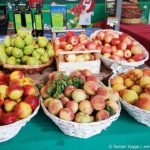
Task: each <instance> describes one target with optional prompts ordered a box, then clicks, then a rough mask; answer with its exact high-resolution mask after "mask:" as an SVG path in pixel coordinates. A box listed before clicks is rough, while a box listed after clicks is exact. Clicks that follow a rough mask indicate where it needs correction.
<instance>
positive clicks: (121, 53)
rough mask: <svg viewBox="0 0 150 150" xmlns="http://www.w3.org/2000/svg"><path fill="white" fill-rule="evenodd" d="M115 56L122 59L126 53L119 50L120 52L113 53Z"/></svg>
mask: <svg viewBox="0 0 150 150" xmlns="http://www.w3.org/2000/svg"><path fill="white" fill-rule="evenodd" d="M113 54H114V55H118V56H120V57H123V56H124V53H123V51H122V50H118V51H116V52H115V53H113Z"/></svg>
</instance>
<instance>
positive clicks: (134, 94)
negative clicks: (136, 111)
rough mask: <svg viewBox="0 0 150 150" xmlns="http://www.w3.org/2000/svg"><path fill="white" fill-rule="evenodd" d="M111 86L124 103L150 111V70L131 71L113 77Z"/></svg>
mask: <svg viewBox="0 0 150 150" xmlns="http://www.w3.org/2000/svg"><path fill="white" fill-rule="evenodd" d="M110 84H111V86H112V88H113V90H115V91H117V92H119V95H120V97H121V98H122V99H123V100H124V101H126V102H127V103H129V104H131V105H134V106H136V107H138V108H140V109H143V110H146V111H150V68H144V69H142V70H141V69H133V70H130V71H128V72H127V73H123V74H120V75H119V76H115V77H113V78H112V79H111V80H110Z"/></svg>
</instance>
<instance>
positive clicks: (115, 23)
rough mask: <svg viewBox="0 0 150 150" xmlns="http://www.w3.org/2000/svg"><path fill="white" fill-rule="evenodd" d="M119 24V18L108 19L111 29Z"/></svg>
mask: <svg viewBox="0 0 150 150" xmlns="http://www.w3.org/2000/svg"><path fill="white" fill-rule="evenodd" d="M118 24H119V18H118V17H108V19H107V25H110V26H111V27H113V26H115V25H118Z"/></svg>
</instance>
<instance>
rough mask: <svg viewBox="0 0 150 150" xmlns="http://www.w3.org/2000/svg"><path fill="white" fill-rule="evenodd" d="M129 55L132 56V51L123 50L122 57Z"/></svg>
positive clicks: (128, 56)
mask: <svg viewBox="0 0 150 150" xmlns="http://www.w3.org/2000/svg"><path fill="white" fill-rule="evenodd" d="M131 56H132V53H131V51H130V50H128V49H127V50H125V51H124V57H125V58H130V57H131Z"/></svg>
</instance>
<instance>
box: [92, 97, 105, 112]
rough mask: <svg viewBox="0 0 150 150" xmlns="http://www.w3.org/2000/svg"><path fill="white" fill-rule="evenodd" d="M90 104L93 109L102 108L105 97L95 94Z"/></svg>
mask: <svg viewBox="0 0 150 150" xmlns="http://www.w3.org/2000/svg"><path fill="white" fill-rule="evenodd" d="M91 104H92V106H93V108H94V109H95V110H103V109H104V108H105V99H104V98H103V97H101V96H100V95H96V96H94V97H93V98H92V99H91Z"/></svg>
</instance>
